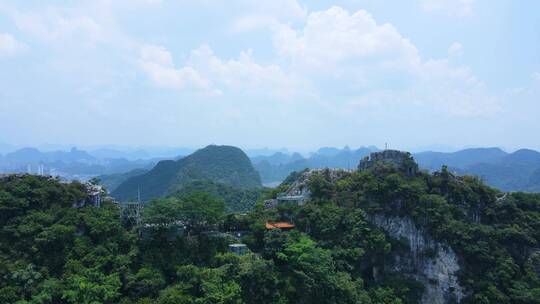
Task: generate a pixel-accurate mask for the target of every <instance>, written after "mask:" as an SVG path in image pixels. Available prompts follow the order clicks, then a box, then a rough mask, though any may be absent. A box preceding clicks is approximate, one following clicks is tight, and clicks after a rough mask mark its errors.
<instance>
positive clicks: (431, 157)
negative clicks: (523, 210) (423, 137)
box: [414, 148, 540, 192]
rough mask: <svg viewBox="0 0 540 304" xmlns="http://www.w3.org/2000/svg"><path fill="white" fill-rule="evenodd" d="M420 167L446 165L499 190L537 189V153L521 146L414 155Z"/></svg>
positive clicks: (539, 169)
mask: <svg viewBox="0 0 540 304" xmlns="http://www.w3.org/2000/svg"><path fill="white" fill-rule="evenodd" d="M414 157H415V159H416V160H417V162H418V163H419V164H420V167H421V168H425V169H428V170H431V171H433V170H438V169H440V168H441V166H442V165H447V166H448V167H449V169H450V170H452V171H455V172H457V173H458V174H462V175H464V174H467V175H475V176H478V177H480V178H481V179H483V180H484V181H485V182H486V183H487V184H489V185H490V186H492V187H495V188H498V189H500V190H503V191H528V192H540V153H539V152H537V151H534V150H529V149H521V150H517V151H515V152H513V153H507V152H504V151H502V150H501V149H499V148H477V149H465V150H461V151H458V152H454V153H440V152H422V153H417V154H415V155H414Z"/></svg>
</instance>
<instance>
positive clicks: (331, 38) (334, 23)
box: [273, 7, 501, 116]
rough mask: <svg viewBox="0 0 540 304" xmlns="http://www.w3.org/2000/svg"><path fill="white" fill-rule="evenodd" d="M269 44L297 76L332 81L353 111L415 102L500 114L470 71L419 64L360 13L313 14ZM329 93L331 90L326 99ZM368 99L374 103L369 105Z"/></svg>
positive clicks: (389, 29)
mask: <svg viewBox="0 0 540 304" xmlns="http://www.w3.org/2000/svg"><path fill="white" fill-rule="evenodd" d="M273 45H274V48H275V51H276V53H277V54H278V55H279V56H281V58H282V59H284V60H286V61H288V62H289V64H291V66H292V69H293V70H295V71H297V73H298V74H301V75H303V76H304V77H306V78H308V79H312V80H313V79H318V80H319V81H320V82H321V83H322V84H323V85H325V84H329V83H330V86H333V88H332V89H331V90H336V88H337V87H339V88H340V89H337V90H339V91H341V92H340V94H342V95H343V94H345V95H347V96H350V97H348V98H350V102H349V103H348V104H350V105H354V106H356V107H358V106H362V105H366V106H370V107H371V106H375V105H383V104H385V103H386V105H388V104H389V103H397V102H399V103H411V104H413V103H414V104H423V105H426V106H429V105H432V106H433V107H435V108H438V109H439V110H440V111H441V112H446V113H449V114H452V115H457V116H489V115H493V114H494V113H497V112H499V111H500V110H501V108H500V106H499V105H498V100H497V99H495V98H493V97H492V96H490V95H489V94H488V90H487V89H486V88H485V85H484V84H483V83H482V82H481V81H480V80H478V79H477V78H476V77H475V76H474V74H473V73H472V71H471V70H470V69H469V68H467V67H463V66H453V65H452V64H451V63H450V62H449V60H448V59H440V60H433V59H431V60H422V58H421V57H420V55H419V52H418V50H417V48H416V46H415V45H414V44H413V43H412V42H411V41H409V40H408V39H407V38H405V37H403V36H402V35H401V34H400V33H399V32H398V31H397V29H396V28H394V27H393V26H392V25H391V24H377V22H376V21H375V20H374V18H373V17H372V16H371V15H370V14H369V13H367V12H366V11H363V10H360V11H358V12H356V13H354V14H349V12H348V11H346V10H344V9H343V8H340V7H332V8H330V9H328V10H324V11H318V12H311V13H310V14H309V15H308V17H307V19H306V22H305V25H304V27H301V28H298V29H295V28H293V27H291V26H288V25H280V26H279V27H275V29H274V36H273ZM448 52H449V57H454V56H459V55H460V54H461V53H462V45H461V44H459V43H454V44H452V46H451V47H450V49H449V51H448ZM321 75H324V76H321ZM321 78H322V79H321ZM332 81H333V82H332ZM332 94H335V91H334V92H330V93H328V94H326V95H327V96H331V95H332ZM390 96H393V98H392V97H390ZM371 97H374V98H376V99H377V100H376V101H373V102H371V101H369V100H368V98H371ZM382 97H384V98H382Z"/></svg>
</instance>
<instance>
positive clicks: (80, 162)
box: [0, 144, 540, 192]
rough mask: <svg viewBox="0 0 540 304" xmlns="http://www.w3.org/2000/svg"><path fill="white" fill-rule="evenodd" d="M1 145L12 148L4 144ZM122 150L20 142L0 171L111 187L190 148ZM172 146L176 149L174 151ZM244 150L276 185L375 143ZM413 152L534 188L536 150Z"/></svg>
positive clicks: (431, 163)
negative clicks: (43, 147) (44, 147)
mask: <svg viewBox="0 0 540 304" xmlns="http://www.w3.org/2000/svg"><path fill="white" fill-rule="evenodd" d="M2 147H4V148H5V149H8V148H10V149H11V148H13V146H8V145H5V144H3V145H2ZM211 147H212V146H211ZM126 151H127V150H126ZM126 151H124V150H118V149H113V148H103V149H94V150H89V151H85V150H80V149H77V148H72V149H71V150H67V151H48V152H44V151H40V150H38V149H36V148H22V149H18V150H15V151H12V152H9V153H6V154H4V155H2V154H0V173H11V172H28V170H29V169H30V172H31V173H38V169H41V168H42V169H43V173H44V174H52V175H60V176H62V177H64V178H67V179H80V180H81V179H82V180H85V179H89V178H91V177H95V176H99V178H100V179H101V180H102V183H103V184H104V185H105V186H106V187H107V188H108V189H110V190H111V191H113V190H116V188H117V187H118V186H120V185H121V184H122V183H124V182H126V181H127V180H128V179H130V178H133V177H136V176H139V175H143V174H147V173H148V174H149V173H150V172H149V171H150V170H151V169H152V168H153V167H154V166H155V165H156V164H157V163H158V162H159V161H161V160H164V159H173V160H171V161H169V162H176V161H179V160H180V159H183V157H184V155H187V154H190V153H192V152H191V151H192V149H188V148H177V149H176V150H174V149H173V148H170V149H165V148H161V149H158V150H152V151H146V150H142V149H140V150H137V149H132V150H129V151H127V152H126ZM175 151H177V152H178V153H179V154H174V153H175ZM247 151H248V153H244V152H242V154H243V155H244V156H245V155H246V154H247V155H249V156H250V160H251V163H252V164H253V167H254V168H255V169H256V170H257V171H258V173H259V174H260V180H261V181H262V183H264V184H265V185H276V184H279V182H281V181H282V180H283V179H284V178H285V177H286V176H287V175H288V174H289V173H291V172H293V171H301V170H303V169H305V168H324V167H330V168H348V169H354V168H356V167H357V165H358V162H359V160H360V159H361V158H363V157H365V156H367V155H369V153H371V152H374V151H378V149H377V148H376V147H373V146H370V147H361V148H359V149H350V148H348V147H345V148H341V149H340V148H333V147H323V148H320V149H319V150H317V151H316V152H313V153H311V154H309V155H308V156H303V155H301V154H299V153H289V152H288V151H287V150H286V149H279V150H273V149H268V148H263V149H252V150H247ZM156 153H158V154H159V153H162V154H163V153H164V155H169V157H163V158H152V159H144V157H145V156H148V155H156ZM183 153H185V154H183ZM413 155H414V157H415V159H416V161H417V162H418V163H419V165H420V168H421V169H424V170H429V171H434V170H439V169H440V168H441V167H442V166H443V165H446V166H448V167H449V168H450V170H452V171H454V172H456V173H458V174H469V175H475V176H478V177H480V178H482V179H483V180H484V181H485V182H486V183H487V184H489V185H491V186H493V187H496V188H498V189H501V190H503V191H531V192H533V191H534V192H540V153H539V152H537V151H534V150H528V149H521V150H518V151H515V152H513V153H507V152H505V151H503V150H501V149H499V148H472V149H464V150H461V151H457V152H432V151H426V152H418V153H414V154H413ZM135 157H141V158H140V159H134V158H135ZM167 163H168V162H164V163H163V164H167ZM163 164H160V166H163Z"/></svg>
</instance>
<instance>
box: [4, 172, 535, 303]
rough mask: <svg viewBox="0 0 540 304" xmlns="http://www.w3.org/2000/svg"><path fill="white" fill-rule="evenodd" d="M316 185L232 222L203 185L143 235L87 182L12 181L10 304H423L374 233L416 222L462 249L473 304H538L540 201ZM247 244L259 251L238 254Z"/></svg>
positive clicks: (7, 264)
mask: <svg viewBox="0 0 540 304" xmlns="http://www.w3.org/2000/svg"><path fill="white" fill-rule="evenodd" d="M292 181H293V179H292V178H291V179H289V180H288V182H292ZM309 186H310V189H311V192H312V195H313V196H312V199H311V200H310V201H309V202H308V203H307V204H306V205H304V206H295V205H280V206H279V207H278V208H276V209H264V208H263V207H262V205H257V206H255V208H254V209H253V211H252V212H249V213H248V214H225V204H224V200H223V199H221V198H219V197H216V196H214V195H215V194H214V195H212V194H213V193H212V194H209V193H205V192H201V191H199V189H197V190H194V191H190V192H189V193H183V194H177V195H175V196H172V197H169V198H163V199H157V200H154V201H152V202H151V203H150V204H149V205H148V207H147V208H145V210H144V212H143V215H144V217H143V224H142V226H141V227H139V228H140V229H137V227H125V226H122V221H121V220H120V214H119V209H118V207H117V206H116V205H115V204H113V203H111V202H104V203H103V204H102V207H101V208H96V207H91V206H86V207H82V208H73V203H74V202H77V201H80V200H84V199H85V196H86V194H85V190H84V187H83V185H81V184H79V183H69V184H66V183H60V182H59V181H57V180H54V179H52V180H51V179H46V178H41V177H36V176H29V175H27V176H22V177H12V178H3V179H2V180H0V211H1V212H0V303H373V304H376V303H377V304H378V303H395V304H399V303H418V302H419V300H420V298H421V295H422V293H423V291H424V288H425V286H423V285H422V284H420V283H419V282H418V281H415V280H414V279H413V278H412V277H410V276H407V275H406V274H403V273H397V272H392V271H391V269H388V268H385V265H386V264H387V263H388V261H390V260H391V259H392V258H393V257H395V256H396V255H397V254H399V253H400V252H402V251H404V250H408V249H407V248H408V247H407V246H408V245H407V244H405V243H403V241H402V240H396V239H392V238H391V237H389V236H388V235H387V234H385V233H384V232H383V231H382V230H381V229H378V228H377V227H375V226H373V225H372V224H371V223H370V221H369V217H370V216H371V215H373V214H387V215H392V216H408V217H410V218H412V219H413V220H414V222H415V223H416V224H417V225H419V226H421V227H424V228H425V229H426V230H427V231H429V233H430V234H431V236H432V237H433V238H434V239H435V240H437V241H440V242H444V243H446V244H448V245H449V246H451V247H452V248H453V249H454V250H455V251H456V252H457V254H458V255H459V256H460V258H461V259H462V264H463V265H462V266H463V268H462V271H461V272H460V273H459V279H460V283H461V284H462V286H464V288H465V289H466V292H467V294H466V298H465V302H466V303H539V299H540V278H539V273H540V251H538V249H537V248H539V247H540V244H539V242H540V232H539V231H540V195H538V194H524V193H508V194H504V193H500V192H498V191H497V190H494V189H491V188H489V187H486V186H485V185H483V183H482V182H481V181H479V180H478V179H475V178H472V177H455V176H453V175H452V174H451V173H449V172H448V170H446V169H445V168H443V169H442V170H441V171H440V172H437V173H435V174H433V175H427V174H423V173H422V174H418V175H415V176H407V175H403V174H401V173H400V172H398V171H395V170H394V169H392V168H390V167H386V166H376V167H375V168H373V170H370V171H365V172H354V173H348V174H345V175H344V176H343V177H342V178H339V179H337V180H332V179H331V178H330V177H329V175H327V174H326V175H325V174H324V173H323V174H320V175H314V176H312V178H311V179H310V183H309ZM286 187H287V185H282V186H281V187H280V188H278V189H276V190H274V191H270V192H268V193H267V194H266V195H267V197H272V196H275V195H276V194H277V192H280V191H282V190H283V189H285V188H286ZM268 221H290V222H293V223H294V224H295V229H293V230H292V231H281V230H279V229H272V230H267V229H266V228H265V223H266V222H268ZM180 228H181V229H180ZM238 233H240V235H241V236H240V237H239V236H238ZM239 242H242V243H245V244H247V246H248V247H249V250H248V253H247V254H246V255H243V256H239V255H236V254H232V253H229V252H228V245H229V244H231V243H239Z"/></svg>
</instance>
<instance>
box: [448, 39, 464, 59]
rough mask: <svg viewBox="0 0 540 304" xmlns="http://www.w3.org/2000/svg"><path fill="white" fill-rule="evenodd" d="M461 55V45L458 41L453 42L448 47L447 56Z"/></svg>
mask: <svg viewBox="0 0 540 304" xmlns="http://www.w3.org/2000/svg"><path fill="white" fill-rule="evenodd" d="M462 55H463V45H461V43H459V42H454V43H452V45H451V46H450V47H449V48H448V57H460V56H462Z"/></svg>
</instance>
